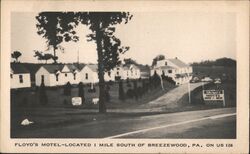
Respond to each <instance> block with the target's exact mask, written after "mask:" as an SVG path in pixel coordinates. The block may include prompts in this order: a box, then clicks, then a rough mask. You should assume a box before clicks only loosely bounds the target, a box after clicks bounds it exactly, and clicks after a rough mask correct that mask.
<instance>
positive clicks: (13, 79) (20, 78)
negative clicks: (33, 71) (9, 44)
mask: <svg viewBox="0 0 250 154" xmlns="http://www.w3.org/2000/svg"><path fill="white" fill-rule="evenodd" d="M10 87H11V89H18V88H29V87H31V80H30V72H29V70H27V69H26V68H25V67H24V66H23V65H20V64H11V71H10Z"/></svg>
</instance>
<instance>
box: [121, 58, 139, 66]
mask: <svg viewBox="0 0 250 154" xmlns="http://www.w3.org/2000/svg"><path fill="white" fill-rule="evenodd" d="M123 61H124V63H125V65H129V64H134V65H138V63H137V62H136V61H135V60H133V59H132V58H125V59H124V60H123Z"/></svg>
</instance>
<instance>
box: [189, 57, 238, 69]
mask: <svg viewBox="0 0 250 154" xmlns="http://www.w3.org/2000/svg"><path fill="white" fill-rule="evenodd" d="M191 65H192V66H223V67H236V60H234V59H231V58H226V57H224V58H219V59H216V60H214V61H213V60H205V61H201V62H194V63H192V64H191Z"/></svg>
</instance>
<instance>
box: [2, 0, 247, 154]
mask: <svg viewBox="0 0 250 154" xmlns="http://www.w3.org/2000/svg"><path fill="white" fill-rule="evenodd" d="M93 3H94V2H93ZM79 4H80V3H79ZM223 4H224V3H223ZM188 6H189V5H188ZM166 7H167V6H166ZM230 7H232V6H231V5H230ZM208 8H209V7H208ZM33 9H34V8H33ZM9 15H10V19H9V21H10V23H9V25H10V27H9V28H10V33H9V39H10V47H9V49H10V51H8V52H6V53H5V54H6V57H5V58H8V59H9V62H8V64H9V72H4V73H5V74H9V75H8V76H9V80H7V81H9V87H6V88H7V89H9V102H5V103H9V106H10V107H9V109H8V108H5V109H4V110H9V113H10V114H9V118H10V123H9V128H10V129H9V132H10V133H9V136H8V137H9V138H10V139H27V141H29V140H30V139H38V140H39V139H43V140H44V139H45V140H47V139H55V141H56V139H58V140H60V139H65V140H67V139H96V140H99V139H107V140H108V141H110V140H109V139H112V140H115V139H125V141H126V140H128V139H136V140H138V139H139V140H142V139H147V140H149V141H150V140H151V139H152V140H155V139H160V140H161V141H162V142H163V141H164V140H165V139H173V140H174V141H178V140H181V139H190V140H191V139H195V140H197V141H198V142H197V141H196V142H194V143H193V144H186V143H182V142H178V143H176V145H172V144H171V145H168V144H162V143H159V144H158V143H155V142H153V143H152V144H150V143H148V144H147V147H154V148H157V147H162V146H163V147H165V148H167V147H171V146H175V147H185V148H192V147H193V148H202V147H207V148H208V147H213V146H216V147H220V146H221V147H223V146H224V147H233V146H234V145H233V144H231V143H230V142H224V143H223V142H219V143H223V144H212V142H211V144H210V142H208V143H207V144H200V143H199V139H210V140H216V141H219V140H221V139H230V140H237V139H238V137H239V136H238V135H237V131H239V128H238V125H237V123H239V122H240V121H239V119H238V116H239V113H240V110H239V103H241V105H242V104H246V102H244V101H241V102H239V101H238V100H239V97H238V93H241V91H239V89H240V88H239V83H238V82H240V86H243V84H241V78H242V75H243V76H244V74H242V73H241V74H240V76H239V73H238V72H239V71H242V68H239V65H238V63H239V62H241V60H239V58H238V55H239V54H240V53H239V45H238V42H237V41H238V39H239V31H238V23H239V15H238V14H237V13H235V12H233V11H226V10H225V11H217V12H216V11H215V12H212V11H187V10H185V9H183V10H178V11H174V10H171V9H170V11H160V10H159V11H150V10H149V11H147V10H143V11H136V10H135V9H121V10H119V9H111V10H103V11H100V10H99V9H98V10H96V11H95V10H88V9H86V10H84V9H83V10H77V9H75V10H70V9H64V10H61V8H60V9H59V10H55V11H54V10H53V11H52V10H51V9H44V8H43V9H41V8H38V9H37V10H35V9H34V10H33V11H25V10H23V11H11V12H10V13H9ZM7 53H8V54H7ZM6 66H8V65H6ZM240 66H242V65H241V64H240ZM1 74H2V72H1ZM246 77H247V76H246ZM2 82H3V80H2ZM247 86H249V85H247ZM241 99H242V98H241ZM246 107H247V106H246ZM241 117H242V116H241ZM162 139H164V140H162ZM112 140H111V141H112ZM136 140H134V141H136ZM227 143H228V144H227ZM14 144H15V146H17V147H21V146H22V144H21V143H20V144H19V143H14ZM34 144H35V143H34ZM72 144H73V143H72ZM89 144H90V143H89ZM60 146H66V145H63V144H62V145H60ZM90 146H94V147H95V146H97V145H95V144H93V145H90ZM98 146H99V147H101V148H102V147H113V143H112V144H111V143H108V142H105V143H103V144H99V145H98ZM116 146H121V147H123V148H124V147H126V148H132V147H135V146H136V145H135V144H133V143H124V144H121V145H118V144H117V145H116ZM137 146H138V145H137ZM162 150H163V149H161V150H160V151H162ZM165 150H166V149H165ZM160 151H159V152H160ZM163 151H164V150H163ZM156 152H157V150H156ZM183 152H185V151H183Z"/></svg>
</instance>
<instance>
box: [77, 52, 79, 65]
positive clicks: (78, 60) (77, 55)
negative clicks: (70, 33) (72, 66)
mask: <svg viewBox="0 0 250 154" xmlns="http://www.w3.org/2000/svg"><path fill="white" fill-rule="evenodd" d="M77 67H78V68H79V49H78V50H77Z"/></svg>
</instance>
